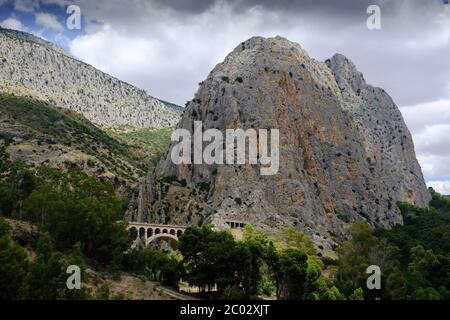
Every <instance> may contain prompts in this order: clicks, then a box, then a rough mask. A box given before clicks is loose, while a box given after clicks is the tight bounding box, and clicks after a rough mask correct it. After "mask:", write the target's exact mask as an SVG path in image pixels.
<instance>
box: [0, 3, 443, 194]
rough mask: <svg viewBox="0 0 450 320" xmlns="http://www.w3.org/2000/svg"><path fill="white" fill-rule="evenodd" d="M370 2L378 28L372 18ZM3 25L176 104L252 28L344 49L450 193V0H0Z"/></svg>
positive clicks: (323, 49) (323, 51)
mask: <svg viewBox="0 0 450 320" xmlns="http://www.w3.org/2000/svg"><path fill="white" fill-rule="evenodd" d="M71 4H75V5H78V6H79V7H80V9H81V18H82V23H81V29H80V30H68V29H67V27H66V20H67V17H68V16H69V15H68V14H67V13H66V9H67V6H69V5H71ZM372 4H375V5H378V6H379V7H380V8H381V29H380V30H369V29H368V28H367V25H366V21H367V18H368V17H369V16H370V15H369V14H368V13H367V12H366V10H367V8H368V6H369V5H372ZM0 25H1V26H3V27H7V28H12V29H18V30H23V31H28V32H31V33H34V34H36V35H39V36H41V37H43V38H45V39H47V40H49V41H52V42H55V43H57V44H59V45H60V46H62V47H64V48H65V49H66V50H67V51H69V52H70V53H71V54H72V55H74V56H76V57H78V58H79V59H81V60H83V61H85V62H87V63H90V64H92V65H93V66H95V67H97V68H99V69H100V70H102V71H104V72H107V73H109V74H111V75H113V76H116V77H118V78H120V79H122V80H125V81H127V82H130V83H132V84H134V85H136V86H138V87H140V88H142V89H145V90H147V91H148V92H149V93H150V94H151V95H153V96H155V97H158V98H161V99H164V100H167V101H170V102H174V103H177V104H180V105H184V103H185V102H186V101H187V100H190V99H192V97H193V95H194V92H195V91H196V89H197V87H198V82H200V81H202V80H204V79H205V78H206V76H207V74H208V72H209V71H210V70H211V69H212V68H213V67H214V65H215V64H217V63H218V62H220V61H222V60H223V58H224V57H225V55H226V54H227V53H228V52H230V51H231V50H232V49H233V48H234V47H236V46H237V45H238V44H239V43H240V42H242V41H244V40H246V39H248V38H250V37H252V36H255V35H260V36H275V35H281V36H284V37H287V38H288V39H290V40H292V41H295V42H298V43H300V45H301V46H302V47H303V48H305V49H306V50H307V51H308V52H309V54H310V56H311V57H313V58H315V59H319V60H325V59H327V58H328V57H330V56H332V55H333V54H334V53H336V52H340V53H342V54H344V55H346V56H347V57H348V58H350V59H351V60H352V61H353V62H354V63H355V64H356V66H357V67H358V68H359V70H360V71H362V72H363V73H364V76H365V79H366V80H367V82H369V83H370V84H373V85H375V86H380V87H383V88H384V89H385V90H386V91H387V92H388V93H390V95H391V96H392V97H393V98H394V101H395V102H396V103H397V104H398V106H399V107H400V108H401V111H402V113H403V115H404V117H405V120H406V122H407V124H408V126H409V128H410V130H411V132H412V134H413V137H414V141H415V145H416V152H417V156H418V159H419V162H420V164H421V166H422V170H423V172H424V175H425V178H426V180H427V183H428V185H430V186H433V187H435V188H436V189H437V190H439V191H440V192H443V193H446V194H450V5H449V4H448V0H367V1H366V0H354V1H350V0H340V1H333V0H324V1H317V0H303V1H288V0H279V1H272V0H266V1H257V0H229V1H226V0H211V1H208V0H127V1H125V0H123V1H119V0H101V1H92V0H80V1H71V0H40V1H39V0H0Z"/></svg>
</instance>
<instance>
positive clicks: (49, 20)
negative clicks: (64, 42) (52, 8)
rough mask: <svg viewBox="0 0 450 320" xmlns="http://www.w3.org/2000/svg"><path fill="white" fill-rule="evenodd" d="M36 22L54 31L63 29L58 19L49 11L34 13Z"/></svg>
mask: <svg viewBox="0 0 450 320" xmlns="http://www.w3.org/2000/svg"><path fill="white" fill-rule="evenodd" d="M35 18H36V19H35V20H36V24H38V25H40V26H43V27H44V28H48V29H51V30H53V31H56V32H61V31H64V26H63V25H62V24H61V22H59V21H58V18H57V17H56V16H55V15H53V14H50V13H44V12H39V13H36V15H35Z"/></svg>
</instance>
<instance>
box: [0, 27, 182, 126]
mask: <svg viewBox="0 0 450 320" xmlns="http://www.w3.org/2000/svg"><path fill="white" fill-rule="evenodd" d="M0 91H4V92H8V93H14V94H16V95H22V96H31V97H33V98H37V99H39V100H44V101H48V102H51V103H52V104H54V105H57V106H60V107H64V108H68V109H70V110H72V111H75V112H78V113H81V114H83V115H84V116H85V117H86V118H87V119H88V120H90V121H91V122H93V123H95V124H97V125H101V126H105V127H117V126H122V125H129V126H132V127H136V128H165V127H172V126H175V125H176V124H177V123H178V121H179V119H180V117H181V113H182V108H180V107H178V106H175V105H173V104H170V103H166V102H164V101H160V100H158V99H156V98H153V97H151V96H149V95H148V94H147V93H146V92H145V91H144V90H140V89H138V88H136V87H134V86H132V85H130V84H127V83H125V82H123V81H120V80H118V79H116V78H114V77H111V76H109V75H108V74H106V73H103V72H101V71H99V70H97V69H95V68H94V67H92V66H90V65H88V64H86V63H83V62H81V61H78V60H76V59H75V58H73V57H71V56H70V55H68V54H66V53H65V52H64V51H63V50H62V49H61V48H58V47H57V46H55V45H54V44H51V43H48V42H46V41H44V40H42V39H40V38H37V37H35V36H33V35H30V34H27V33H24V32H19V31H14V30H8V29H2V28H0Z"/></svg>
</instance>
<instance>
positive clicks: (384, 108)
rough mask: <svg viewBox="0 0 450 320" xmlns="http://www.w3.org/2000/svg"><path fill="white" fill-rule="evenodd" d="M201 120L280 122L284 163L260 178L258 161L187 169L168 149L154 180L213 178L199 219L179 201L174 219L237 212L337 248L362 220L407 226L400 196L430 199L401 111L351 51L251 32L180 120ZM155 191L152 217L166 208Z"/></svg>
mask: <svg viewBox="0 0 450 320" xmlns="http://www.w3.org/2000/svg"><path fill="white" fill-rule="evenodd" d="M196 120H197V121H202V122H203V125H204V129H205V130H206V129H209V128H217V129H219V130H221V131H222V132H224V131H225V129H231V128H234V129H235V128H242V129H244V130H246V129H249V128H255V129H258V128H265V129H271V128H272V129H279V130H280V169H279V172H278V174H276V175H272V176H261V175H260V168H259V165H206V164H203V165H179V166H178V165H174V164H173V163H172V161H171V158H170V151H171V150H169V152H168V153H167V155H166V157H165V158H164V159H162V160H161V161H160V163H159V164H158V166H157V169H156V172H155V179H160V178H161V177H167V176H174V177H176V178H177V180H179V181H186V183H187V185H188V186H193V185H198V184H200V183H209V185H210V189H209V193H208V195H207V197H206V199H205V200H204V202H205V203H206V204H207V206H208V209H205V211H201V212H194V214H196V215H198V216H201V217H200V218H199V219H193V218H192V214H193V212H191V211H190V212H185V211H177V210H174V209H173V208H174V207H175V206H176V202H175V203H173V204H172V205H168V206H167V207H166V208H164V210H165V212H166V216H165V218H166V219H167V220H169V221H173V222H177V223H185V224H189V223H194V222H195V223H197V222H198V221H206V222H214V221H219V220H220V219H233V220H241V221H248V222H250V223H252V224H253V225H255V226H256V227H258V228H260V229H263V230H267V231H269V232H271V231H273V230H274V229H277V228H281V227H285V226H292V225H294V226H297V228H298V229H300V230H302V231H305V232H306V233H308V234H309V235H311V236H312V237H313V239H314V240H315V241H316V242H321V243H324V244H328V245H329V244H331V243H332V237H333V235H335V234H342V233H343V232H345V230H346V228H347V227H348V225H349V224H350V223H351V222H352V221H355V220H363V221H366V222H368V223H370V224H372V225H376V226H382V227H391V226H392V225H394V224H396V223H401V222H402V217H401V215H400V212H399V210H398V208H397V206H396V201H399V200H401V201H408V202H410V203H414V204H417V205H421V206H426V205H427V204H428V202H429V199H430V195H429V193H428V190H427V188H426V186H425V183H424V180H423V177H422V173H421V170H420V167H419V164H418V163H417V160H416V157H415V153H414V146H413V142H412V139H411V135H410V133H409V131H408V129H407V127H406V125H405V123H404V121H403V119H402V116H401V114H400V112H399V110H398V108H397V107H396V105H395V104H394V103H393V102H392V100H391V98H390V97H389V96H388V94H387V93H385V92H384V90H382V89H379V88H374V87H371V86H370V85H367V84H366V83H365V81H364V78H363V76H362V75H361V73H359V72H358V71H357V70H356V68H355V66H354V65H353V63H351V62H350V61H349V60H348V59H346V58H345V57H344V56H341V55H335V56H334V57H333V58H332V59H330V60H327V61H326V63H324V62H319V61H316V60H314V59H311V58H310V57H309V56H308V54H307V53H306V52H305V51H304V50H303V49H302V48H301V47H300V46H299V45H298V44H296V43H292V42H290V41H288V40H286V39H284V38H281V37H276V38H269V39H266V38H261V37H255V38H251V39H250V40H248V41H246V42H244V43H242V44H240V45H239V46H238V47H237V48H236V49H235V50H234V51H233V52H232V53H230V54H229V55H228V56H227V57H226V58H225V61H224V62H223V63H220V64H218V65H217V66H216V67H215V68H214V70H213V71H212V72H211V73H210V74H209V76H208V78H207V79H206V80H205V81H204V82H203V84H202V85H201V87H200V89H199V90H198V92H197V94H196V95H195V99H194V100H193V101H192V102H190V103H189V104H188V106H187V108H186V110H185V113H184V116H183V118H182V120H181V122H180V125H179V126H180V127H182V128H185V129H188V130H190V131H191V132H192V128H193V122H194V121H196ZM172 148H173V145H172V146H171V149H172ZM146 181H147V182H148V179H147V180H146ZM143 183H145V181H144V182H143ZM177 188H179V186H177ZM166 190H167V188H166ZM168 190H169V192H170V188H169V189H168ZM150 198H151V199H149V200H148V203H147V204H146V206H147V208H146V210H147V211H146V212H147V214H148V216H147V219H148V220H152V215H151V212H154V211H155V210H159V208H157V207H155V204H154V203H155V199H154V198H152V197H150ZM156 200H157V199H156ZM156 205H158V201H156ZM140 212H142V211H140ZM188 216H190V217H189V218H188Z"/></svg>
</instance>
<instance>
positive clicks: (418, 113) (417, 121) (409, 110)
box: [400, 99, 450, 133]
mask: <svg viewBox="0 0 450 320" xmlns="http://www.w3.org/2000/svg"><path fill="white" fill-rule="evenodd" d="M400 110H401V112H402V114H403V117H404V118H405V121H406V123H407V124H408V127H409V129H410V130H411V131H413V132H415V133H419V132H421V131H423V130H425V129H426V128H427V127H430V126H434V125H438V124H446V123H448V124H450V99H448V100H446V99H440V100H437V101H432V102H428V103H421V104H417V105H414V106H404V107H401V108H400Z"/></svg>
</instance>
